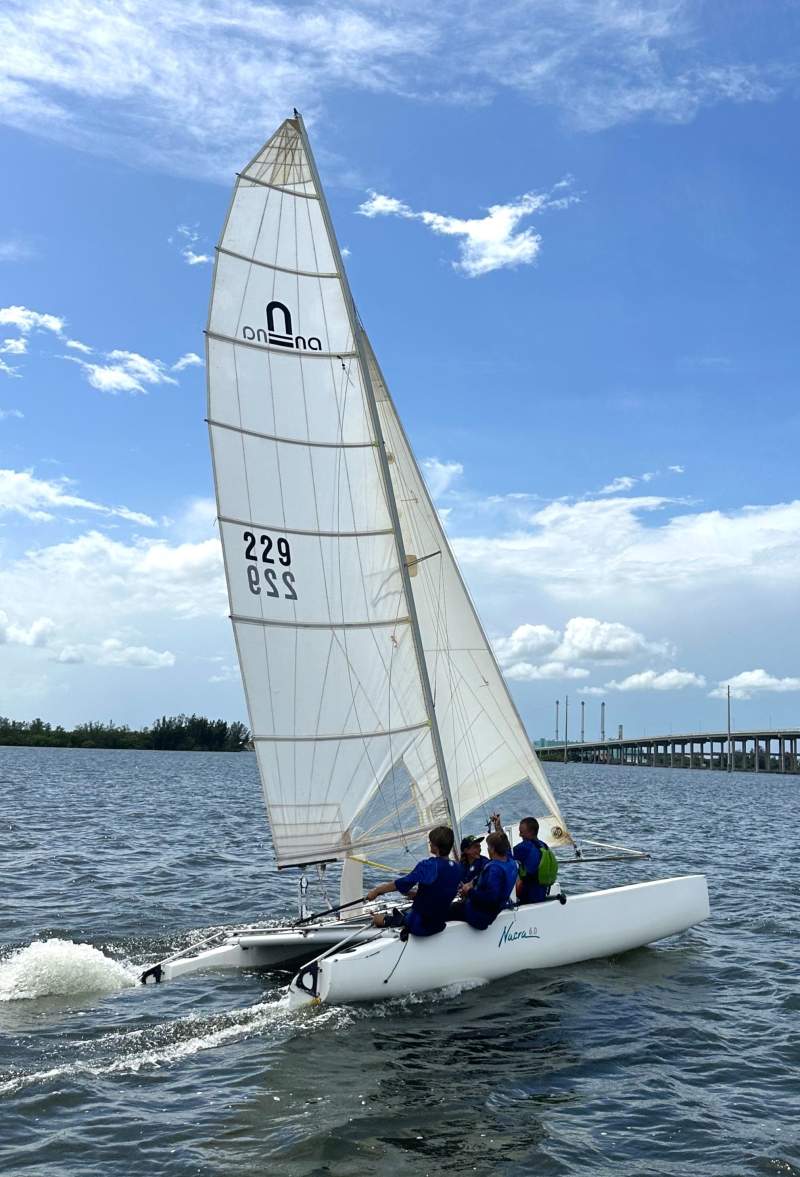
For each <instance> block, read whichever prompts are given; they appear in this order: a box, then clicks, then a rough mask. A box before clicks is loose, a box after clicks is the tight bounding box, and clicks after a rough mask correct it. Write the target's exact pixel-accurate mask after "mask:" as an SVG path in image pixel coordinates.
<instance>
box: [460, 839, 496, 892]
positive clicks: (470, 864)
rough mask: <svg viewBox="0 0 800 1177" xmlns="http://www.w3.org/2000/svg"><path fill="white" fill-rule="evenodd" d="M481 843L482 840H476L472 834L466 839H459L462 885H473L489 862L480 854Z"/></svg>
mask: <svg viewBox="0 0 800 1177" xmlns="http://www.w3.org/2000/svg"><path fill="white" fill-rule="evenodd" d="M482 841H483V838H476V837H475V835H474V834H469V835H468V836H467V837H466V838H462V839H461V860H460V861H461V882H462V883H474V882H475V881H476V879H477V878H478V875H479V874H480V873H481V871H482V870H483V868H484V867H485V866H486V865H487V864H488V862H489V859H488V858H487V857H486V855H485V854H481V842H482Z"/></svg>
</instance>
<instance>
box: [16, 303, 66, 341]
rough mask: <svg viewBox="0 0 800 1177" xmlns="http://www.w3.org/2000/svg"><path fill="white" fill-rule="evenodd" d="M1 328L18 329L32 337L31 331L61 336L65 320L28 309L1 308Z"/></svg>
mask: <svg viewBox="0 0 800 1177" xmlns="http://www.w3.org/2000/svg"><path fill="white" fill-rule="evenodd" d="M0 326H6V327H16V328H17V329H18V330H19V331H21V332H22V334H23V335H30V333H31V331H52V332H53V334H54V335H61V333H62V332H63V330H64V326H65V320H64V319H62V318H61V317H60V316H59V315H50V314H43V313H42V312H41V311H32V310H30V309H29V308H28V307H22V306H9V307H0Z"/></svg>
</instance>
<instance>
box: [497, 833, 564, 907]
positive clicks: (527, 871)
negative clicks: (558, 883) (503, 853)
mask: <svg viewBox="0 0 800 1177" xmlns="http://www.w3.org/2000/svg"><path fill="white" fill-rule="evenodd" d="M491 820H492V825H493V826H494V828H495V830H497V831H498V833H501V834H502V833H505V830H504V829H503V825H502V822H501V821H500V814H499V813H493V814H492V819H491ZM519 836H520V838H521V839H522V841H521V842H517V844H516V846H515V847H514V850H513V852H512V853H513V855H514V858H515V859H516V862H517V864H518V866H519V881H518V882H517V903H520V904H522V903H541V902H542V900H543V899H546V898H547V896H548V895H549V894H550V888H549V887H546V886H544V885H543V884H542V883H540V882H539V877H538V875H539V863H540V862H541V861H542V851H543V850H549V849H550V848H549V846H548V845H547V843H546V842H543V841H542V840H541V839H540V837H539V823H538V821H537V820H536V818H535V817H523V819H522V821H521V822H520V823H519Z"/></svg>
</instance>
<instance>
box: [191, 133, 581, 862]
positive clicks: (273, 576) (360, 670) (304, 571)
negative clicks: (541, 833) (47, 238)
mask: <svg viewBox="0 0 800 1177" xmlns="http://www.w3.org/2000/svg"><path fill="white" fill-rule="evenodd" d="M206 337H207V367H208V390H209V391H208V423H209V432H210V439H211V449H212V456H213V463H214V479H215V486H216V494H217V507H218V516H219V525H220V534H221V539H222V548H223V554H224V560H225V572H226V578H227V583H228V593H229V600H230V607H231V618H232V621H233V626H234V633H235V638H236V644H237V650H238V655H239V663H240V666H241V670H242V678H243V681H244V687H245V694H246V698H247V703H248V709H249V715H250V725H251V728H252V731H253V738H254V743H255V749H256V754H257V758H258V764H259V770H260V774H261V779H262V784H263V788H264V795H265V800H266V804H267V810H268V814H269V819H270V824H271V826H272V834H273V839H274V843H275V850H276V854H277V858H278V862H279V864H280V865H281V866H288V865H292V864H298V863H306V862H314V861H320V860H324V859H330V858H337V857H342V856H344V855H346V854H347V853H349V852H351V851H353V850H354V849H357V848H358V847H361V846H374V845H376V844H379V843H382V842H404V843H409V842H413V841H415V840H416V839H417V838H419V836H420V835H421V833H422V831H423V830H425V829H426V828H427V827H429V826H430V825H431V824H432V823H433V822H435V821H438V820H443V819H446V818H448V817H449V818H450V820H452V821H453V822H454V823H456V824H457V822H458V819H459V816H460V815H461V814H464V813H466V812H468V811H469V810H471V809H473V808H475V806H476V805H478V804H481V803H486V802H488V801H489V800H490V799H491V798H492V797H494V796H496V795H497V794H498V793H499V792H501V791H503V790H504V789H506V788H508V787H510V786H511V785H513V784H514V783H516V782H517V781H519V780H521V779H524V778H526V777H527V778H528V779H530V780H531V781H532V783H533V784H534V787H535V788H537V790H538V792H539V793H540V796H541V797H542V798H543V800H544V801H545V803H546V805H547V806H548V809H549V811H550V813H551V814H552V815H554V816H555V818H557V819H558V821H559V822H561V818H560V814H559V812H558V809H557V806H556V804H555V800H554V798H553V797H552V794H551V792H550V790H549V787H548V785H547V782H546V780H545V778H544V776H543V774H542V772H541V769H540V768H539V766H538V762H537V761H536V758H535V755H534V754H533V752H532V750H531V748H530V744H529V743H528V740H527V737H526V736H525V733H524V729H523V728H522V725H521V723H520V721H519V719H518V717H517V716H516V712H515V711H514V710H513V705H512V704H511V701H510V698H509V696H508V695H507V692H506V690H505V687H504V684H503V682H502V678H501V676H500V673H499V671H498V669H497V666H496V663H495V662H494V659H493V657H492V654H491V651H490V650H489V648H488V645H487V643H486V640H485V638H484V636H483V633H482V631H481V630H480V625H479V623H478V622H477V617H476V615H475V613H474V610H473V609H472V606H471V603H470V602H469V598H468V597H467V595H466V590H465V589H464V587H463V584H462V582H461V579H460V576H459V574H458V570H457V568H456V565H455V561H454V560H453V558H452V555H451V554H450V551H449V548H448V547H447V543H446V540H445V538H444V535H443V532H442V530H441V527H440V525H439V522H438V518H437V516H436V513H435V510H434V509H433V507H432V505H431V503H430V500H429V499H428V497H427V494H426V492H425V489H424V485H423V483H422V480H421V476H420V474H419V471H418V469H417V467H416V464H415V462H414V458H413V455H412V454H411V451H410V449H409V447H408V444H407V442H406V441H405V438H404V436H403V434H402V429H401V427H400V425H399V421H398V420H397V417H396V414H395V413H394V409H393V406H392V404H391V401H390V399H389V396H388V392H387V391H386V387H385V384H384V382H383V380H382V378H381V376H380V373H379V370H378V368H377V364H376V362H375V359H374V356H373V354H372V351H371V349H370V348H369V345H368V343H367V341H366V337H365V336H364V334H363V330H362V329H361V327H360V325H359V323H358V320H357V318H356V315H355V310H354V308H353V303H352V297H351V295H350V290H349V287H348V285H347V278H346V275H345V274H344V270H343V266H342V262H341V255H340V253H339V249H338V246H337V243H336V239H335V236H334V234H333V230H332V227H331V225H330V219H329V216H328V213H327V207H326V205H325V201H324V194H323V193H322V191H321V188H320V185H319V181H318V176H317V173H316V168H315V165H314V161H313V158H312V156H311V152H310V148H309V147H308V141H307V139H306V136H305V131H304V128H303V126H302V121H301V120H300V119H299V117H296V118H294V119H288V120H286V122H284V123H283V124H282V125H281V127H280V128H279V129H278V131H277V132H276V133H275V135H273V137H272V138H271V139H270V140H269V142H268V143H267V144H266V146H265V147H264V148H263V149H262V150H261V151H260V152H259V153H258V155H257V156H256V157H255V158H254V159H253V160H252V161H251V163H250V164H248V166H247V167H246V168H245V169H244V171H243V172H242V173H241V175H240V176H239V178H238V182H237V184H236V188H235V191H234V195H233V200H232V203H231V207H230V210H229V213H228V218H227V221H226V224H225V227H224V229H223V233H222V238H221V241H220V244H219V247H218V252H217V260H216V265H215V271H214V282H213V292H212V299H211V308H210V312H209V321H208V330H207V333H206ZM373 382H374V385H375V388H374V389H373ZM384 435H385V443H384ZM437 551H438V554H437V555H435V556H433V557H432V558H431V559H430V560H428V561H425V562H424V563H419V561H421V560H422V558H423V557H424V556H426V555H428V554H430V553H434V552H437ZM423 570H424V571H423ZM414 574H416V575H414ZM440 590H443V591H444V592H445V594H446V609H445V612H444V613H443V604H442V602H439V605H438V606H437V602H436V599H435V594H436V593H437V592H438V591H440ZM417 614H419V616H417ZM437 716H438V717H439V721H438V722H437ZM449 777H452V787H451V782H450V781H449V780H448V778H449ZM562 824H563V823H562Z"/></svg>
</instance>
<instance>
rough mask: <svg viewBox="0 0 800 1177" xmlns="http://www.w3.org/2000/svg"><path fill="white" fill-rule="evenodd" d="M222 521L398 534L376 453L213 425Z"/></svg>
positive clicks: (367, 447) (300, 528)
mask: <svg viewBox="0 0 800 1177" xmlns="http://www.w3.org/2000/svg"><path fill="white" fill-rule="evenodd" d="M211 441H212V446H213V451H214V465H215V469H216V476H217V495H218V503H219V513H220V515H222V516H224V517H226V518H228V519H247V520H252V521H253V522H258V523H261V522H263V523H269V524H271V525H273V526H275V527H286V528H289V529H293V530H298V531H313V532H337V533H338V532H342V531H353V532H369V531H383V530H386V529H387V528H390V527H391V521H390V519H389V512H388V509H387V506H386V501H385V498H384V495H383V487H382V484H381V481H380V474H379V470H378V462H377V456H376V453H375V447H374V446H359V447H354V448H352V449H347V448H345V449H343V448H341V447H332V446H310V445H303V444H294V443H291V442H280V441H273V440H271V439H268V438H262V437H254V436H252V435H251V434H246V433H240V432H238V431H236V430H233V429H220V428H218V427H216V426H213V425H212V426H211Z"/></svg>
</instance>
